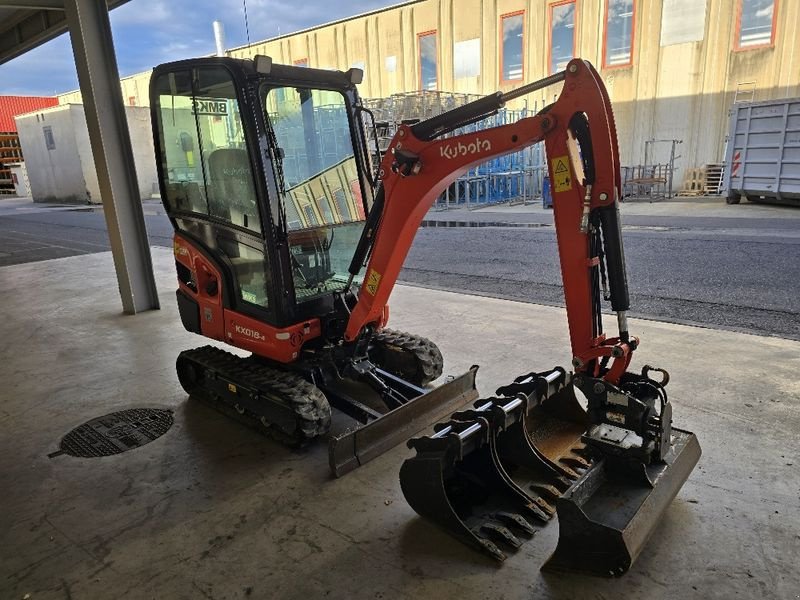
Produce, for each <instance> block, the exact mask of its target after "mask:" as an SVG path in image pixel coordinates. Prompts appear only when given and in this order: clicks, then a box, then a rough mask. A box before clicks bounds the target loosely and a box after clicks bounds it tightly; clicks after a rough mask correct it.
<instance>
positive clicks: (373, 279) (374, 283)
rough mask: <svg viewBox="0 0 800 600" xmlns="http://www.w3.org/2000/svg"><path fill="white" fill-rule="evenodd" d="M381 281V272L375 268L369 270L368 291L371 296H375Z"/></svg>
mask: <svg viewBox="0 0 800 600" xmlns="http://www.w3.org/2000/svg"><path fill="white" fill-rule="evenodd" d="M380 282H381V276H380V273H378V272H377V271H376V270H375V269H370V270H369V275H368V276H367V293H368V294H369V295H370V296H374V295H375V293H376V292H377V291H378V284H379V283H380Z"/></svg>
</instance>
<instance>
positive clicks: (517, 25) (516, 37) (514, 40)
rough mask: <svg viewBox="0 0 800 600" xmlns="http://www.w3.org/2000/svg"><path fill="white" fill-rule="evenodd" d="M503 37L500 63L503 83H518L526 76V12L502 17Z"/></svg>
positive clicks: (501, 29)
mask: <svg viewBox="0 0 800 600" xmlns="http://www.w3.org/2000/svg"><path fill="white" fill-rule="evenodd" d="M500 31H501V32H502V35H503V43H502V46H501V54H500V63H501V75H502V81H518V80H520V79H522V78H523V76H524V73H523V71H524V64H525V59H524V52H525V42H524V40H525V11H520V12H516V13H512V14H509V15H503V16H501V17H500Z"/></svg>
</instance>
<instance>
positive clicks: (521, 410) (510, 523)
mask: <svg viewBox="0 0 800 600" xmlns="http://www.w3.org/2000/svg"><path fill="white" fill-rule="evenodd" d="M561 375H562V379H563V371H562V372H561ZM554 379H555V378H554ZM529 402H530V400H529V397H528V396H527V395H525V394H524V393H519V394H517V395H515V396H513V397H507V398H488V399H482V400H478V401H476V402H475V405H474V409H472V410H467V411H460V412H457V413H454V414H453V415H452V418H451V420H450V421H448V422H446V423H440V424H438V425H437V426H435V428H434V429H435V433H434V434H433V435H432V436H426V437H421V438H416V439H412V440H410V441H409V444H408V445H409V447H410V448H413V449H414V450H416V451H417V455H416V456H415V457H413V458H410V459H408V460H406V461H405V463H403V466H402V468H401V470H400V485H401V487H402V490H403V494H404V495H405V497H406V500H407V501H408V502H409V504H410V505H411V506H412V508H414V510H415V511H416V512H417V513H418V514H420V515H422V516H423V517H425V518H427V519H429V520H431V521H433V522H434V523H437V524H438V525H440V526H441V527H443V528H444V529H446V530H447V531H449V532H450V533H451V534H453V535H454V536H455V537H456V538H458V539H460V540H461V541H463V542H464V543H466V544H468V545H470V546H472V547H474V548H477V549H479V550H482V551H484V552H485V553H487V554H489V555H490V556H492V557H493V558H495V559H497V560H504V559H505V558H506V554H505V552H504V550H509V549H511V550H513V549H516V548H518V547H519V546H520V545H521V543H522V541H523V540H524V539H526V538H529V537H531V536H532V535H533V533H534V532H535V528H534V525H537V524H538V525H542V524H545V523H547V522H548V521H549V520H550V519H551V518H552V517H553V515H554V514H555V511H556V501H557V499H558V497H559V496H560V495H561V494H562V493H564V492H565V491H566V490H567V489H568V488H569V486H570V485H571V482H572V481H573V480H575V479H577V478H578V477H579V474H577V473H575V472H573V471H571V470H570V469H566V468H559V466H558V463H557V462H556V461H555V460H551V459H550V458H548V457H546V456H544V455H543V454H542V453H541V452H539V451H538V450H537V449H536V447H535V446H534V445H533V444H532V443H531V440H530V438H529V436H528V433H527V421H528V414H529V407H528V405H529ZM520 538H521V539H520Z"/></svg>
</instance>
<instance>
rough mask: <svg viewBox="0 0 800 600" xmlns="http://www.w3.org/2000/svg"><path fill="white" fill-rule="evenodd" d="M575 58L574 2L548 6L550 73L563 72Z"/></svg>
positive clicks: (568, 0)
mask: <svg viewBox="0 0 800 600" xmlns="http://www.w3.org/2000/svg"><path fill="white" fill-rule="evenodd" d="M573 56H575V0H567V1H566V2H557V3H555V4H551V5H550V72H551V73H556V72H558V71H563V70H564V69H565V68H566V66H567V63H568V62H569V61H570V60H572V57H573Z"/></svg>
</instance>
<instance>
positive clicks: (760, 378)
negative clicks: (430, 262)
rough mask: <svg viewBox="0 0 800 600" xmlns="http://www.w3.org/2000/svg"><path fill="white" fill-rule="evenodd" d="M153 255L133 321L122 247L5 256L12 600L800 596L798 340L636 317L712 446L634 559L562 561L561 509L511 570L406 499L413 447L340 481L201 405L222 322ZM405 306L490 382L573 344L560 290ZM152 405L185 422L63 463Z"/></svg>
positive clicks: (0, 322)
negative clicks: (550, 561)
mask: <svg viewBox="0 0 800 600" xmlns="http://www.w3.org/2000/svg"><path fill="white" fill-rule="evenodd" d="M153 258H154V261H153V262H154V266H155V270H156V277H157V282H158V285H159V289H160V290H161V298H162V307H163V308H162V310H160V311H149V312H146V313H142V314H140V315H137V316H135V317H128V316H123V315H121V314H120V303H119V298H118V297H117V296H116V294H108V293H106V290H108V289H115V288H116V282H115V278H114V271H113V265H112V259H111V256H110V255H109V254H108V253H105V254H93V255H91V256H85V257H73V258H65V259H60V260H52V261H47V262H40V263H33V264H24V265H14V266H8V267H2V268H0V306H3V311H4V314H3V317H4V318H3V319H0V338H2V340H3V345H2V346H0V381H1V382H3V384H2V385H0V431H2V435H0V490H1V491H2V504H0V506H2V510H0V539H1V540H2V543H0V598H2V599H3V600H5V599H6V598H8V599H14V600H21V599H23V598H26V597H27V598H30V600H63V599H65V598H66V599H70V598H73V599H75V600H83V599H91V600H105V599H109V600H111V599H113V600H140V599H148V600H149V599H151V598H158V599H161V598H169V599H173V598H174V599H186V600H197V599H203V598H208V599H215V600H223V599H228V600H233V599H248V598H252V599H262V598H269V599H273V598H274V599H276V600H279V599H287V600H294V599H298V600H309V599H317V598H325V599H331V600H333V599H342V600H352V599H358V600H361V599H368V600H369V599H372V600H378V599H386V600H388V599H391V600H395V599H397V600H412V599H415V600H416V599H427V598H441V599H449V598H459V599H464V600H472V599H475V600H478V599H481V600H483V599H492V600H499V599H506V600H517V599H519V600H531V599H543V600H555V599H558V600H561V599H563V600H571V599H581V600H583V599H590V598H591V599H601V598H602V599H623V598H637V599H642V600H672V599H677V598H680V599H688V600H701V599H703V600H705V599H719V600H723V599H724V600H731V599H734V598H741V599H743V600H744V599H753V598H758V599H763V600H795V599H796V598H797V595H798V593H799V590H800V571H798V569H797V557H798V556H800V499H799V496H798V494H800V471H798V466H797V465H798V458H797V457H798V453H800V441H799V440H798V436H797V431H798V428H800V380H798V377H797V373H798V370H800V343H798V342H795V341H791V340H782V339H776V338H769V337H763V336H753V335H747V334H741V333H732V332H726V331H717V330H712V329H700V328H695V327H686V326H682V325H673V324H665V323H658V322H655V321H639V320H632V326H633V327H635V329H636V330H637V332H640V333H641V335H642V340H643V344H642V346H641V348H640V349H639V350H638V351H637V356H636V357H635V358H634V361H635V362H636V364H637V365H639V366H640V365H641V364H642V363H643V362H649V363H651V364H655V365H659V366H663V367H666V368H668V369H669V370H670V372H671V374H672V380H671V382H670V385H669V387H670V399H671V401H672V402H673V404H674V415H675V417H674V418H675V424H676V426H679V427H683V428H686V429H689V430H692V431H694V432H695V433H696V434H697V435H698V438H699V440H700V444H701V446H702V448H703V456H702V457H701V459H700V463H699V464H698V466H697V468H696V469H695V470H694V472H693V473H692V474H691V475H690V477H689V480H688V481H687V482H686V485H685V486H684V487H683V488H682V490H681V491H680V492H679V494H678V496H677V497H676V499H675V500H674V501H673V502H672V504H671V505H670V506H669V507H668V509H667V510H666V512H665V513H664V515H663V519H662V520H661V522H660V525H659V526H658V528H657V529H656V530H655V532H654V534H653V536H652V538H651V539H650V541H649V542H648V544H647V546H646V547H645V549H644V551H643V553H642V555H641V556H640V557H639V559H638V561H637V562H636V564H635V565H634V566H633V568H632V569H631V571H630V572H629V573H628V574H627V575H625V576H624V577H622V578H620V579H615V580H607V579H595V578H588V577H582V576H576V575H554V574H543V573H541V572H540V570H539V568H540V566H541V565H542V564H543V563H544V561H545V560H546V559H547V557H548V556H549V554H550V553H551V552H552V550H553V548H554V546H555V542H556V538H557V535H558V524H557V523H551V524H549V525H548V526H546V527H543V528H541V529H539V531H538V532H537V533H536V535H535V536H534V537H533V539H532V540H530V541H528V542H526V543H525V544H524V545H523V546H522V548H520V550H519V551H518V552H516V553H515V554H514V555H513V556H511V557H510V558H509V559H508V560H507V561H506V563H505V564H504V565H502V566H498V565H496V564H494V563H493V562H492V561H490V560H489V559H485V558H483V557H482V556H480V555H477V554H476V553H474V552H473V551H471V550H469V549H467V548H466V547H464V546H462V545H461V544H460V543H459V542H457V541H455V540H454V539H452V538H451V537H450V536H448V535H446V534H444V533H443V532H441V531H440V530H438V529H437V528H436V527H433V526H432V525H430V524H429V523H427V522H426V521H423V520H422V519H421V518H419V517H418V516H417V515H416V514H415V513H414V512H413V511H412V509H411V508H410V507H409V506H408V504H407V503H406V502H405V499H404V498H403V495H402V493H401V490H400V486H399V483H398V470H399V468H400V465H401V463H402V461H403V460H404V459H405V458H406V457H408V456H410V455H411V452H410V451H409V450H408V449H407V448H405V447H404V446H403V445H400V446H398V447H397V448H395V449H394V450H392V451H390V452H388V453H387V454H385V455H383V456H381V457H379V458H378V459H376V460H374V461H372V462H370V463H369V464H367V465H366V466H364V467H362V468H361V469H358V470H356V471H354V472H352V473H350V474H348V475H347V476H345V477H343V478H341V479H337V480H333V479H331V478H330V476H329V475H328V469H327V452H326V448H325V444H324V443H320V444H317V445H314V446H313V447H311V448H310V449H308V451H306V452H303V453H295V452H291V451H289V450H287V449H286V448H284V447H282V446H280V445H278V444H276V443H274V442H272V441H270V440H267V439H265V438H263V437H261V436H259V435H257V434H256V433H254V432H252V431H250V430H248V429H246V428H243V427H242V426H240V425H238V424H235V423H233V422H230V421H228V420H226V419H224V418H222V417H220V416H219V415H218V414H217V413H216V412H214V411H213V410H211V409H208V408H207V407H205V406H204V405H201V404H198V403H196V402H193V401H191V400H188V399H187V398H186V395H185V394H184V393H183V392H182V391H181V389H180V387H179V385H178V382H177V380H176V377H175V372H174V366H173V365H174V360H175V356H176V355H177V354H178V353H179V352H180V351H181V350H184V349H186V348H190V347H193V346H196V345H199V344H202V343H204V340H202V339H201V338H199V337H198V336H195V335H192V334H189V333H187V332H185V331H184V330H183V328H182V327H181V326H180V323H179V320H178V315H177V310H176V307H175V297H174V295H173V291H172V289H173V288H172V285H173V282H174V277H175V275H174V272H173V269H174V267H173V258H172V254H171V252H170V251H169V250H166V249H159V248H156V249H154V251H153ZM85 281H91V282H92V285H91V286H88V287H87V286H86V284H85ZM392 306H393V313H392V314H393V324H394V325H395V326H397V327H400V328H402V329H406V330H409V331H418V332H425V333H426V334H428V335H430V336H431V337H432V338H433V339H434V340H436V342H437V343H439V345H440V346H441V348H442V351H443V353H444V355H445V361H446V367H445V373H447V374H456V373H460V372H463V370H464V369H466V368H468V367H469V365H471V364H473V363H474V362H479V363H481V364H482V366H481V369H480V371H479V372H478V386H479V388H480V390H481V391H482V392H483V393H484V394H489V393H491V390H493V389H494V388H495V387H496V386H497V385H499V384H503V383H506V382H508V380H509V379H510V378H511V377H513V376H515V375H517V374H519V373H522V372H527V371H529V370H531V369H536V370H541V369H545V368H549V367H552V366H553V365H554V364H567V363H568V361H569V358H570V355H569V348H568V343H567V339H568V338H567V333H566V325H565V318H564V311H563V310H562V309H560V308H555V307H549V306H540V305H536V304H524V303H519V302H507V301H504V300H497V299H493V298H480V297H477V298H476V297H474V296H471V297H465V296H463V295H460V294H453V293H448V292H442V291H437V290H428V289H421V288H418V287H417V288H414V287H409V286H399V287H398V288H397V289H396V291H395V293H394V294H393V296H392ZM454 316H457V318H455V319H454ZM520 323H533V324H535V325H536V330H535V331H530V330H521V328H520ZM687 342H694V343H687ZM135 407H151V408H162V409H169V410H172V411H173V415H174V420H175V424H174V425H173V426H172V428H171V429H170V430H169V431H168V432H167V433H166V434H165V435H163V436H162V437H160V438H158V439H157V440H155V441H154V442H152V443H150V444H147V445H146V446H143V447H142V448H138V449H135V450H131V451H129V452H125V453H123V454H119V455H116V456H111V457H106V458H95V459H78V458H73V457H70V456H59V457H55V458H49V457H48V454H49V453H51V452H53V450H55V449H56V448H57V447H58V444H59V440H60V439H61V436H63V435H64V434H65V433H66V432H67V431H69V430H70V429H72V428H73V427H76V426H77V425H79V424H80V423H83V422H84V421H86V420H88V419H91V418H94V417H97V416H100V415H103V414H107V413H109V412H111V411H115V410H120V409H124V408H135Z"/></svg>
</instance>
